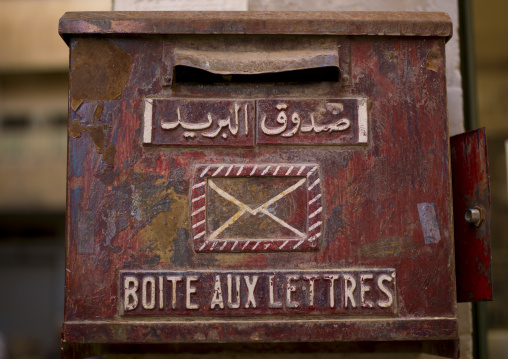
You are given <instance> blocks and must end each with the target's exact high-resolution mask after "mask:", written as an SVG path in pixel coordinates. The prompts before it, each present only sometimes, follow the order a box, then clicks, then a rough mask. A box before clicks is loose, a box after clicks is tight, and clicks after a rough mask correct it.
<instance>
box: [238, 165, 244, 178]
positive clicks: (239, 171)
mask: <svg viewBox="0 0 508 359" xmlns="http://www.w3.org/2000/svg"><path fill="white" fill-rule="evenodd" d="M242 171H243V166H240V168H239V169H238V172H236V175H237V176H240V174H241V173H242Z"/></svg>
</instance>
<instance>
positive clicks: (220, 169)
mask: <svg viewBox="0 0 508 359" xmlns="http://www.w3.org/2000/svg"><path fill="white" fill-rule="evenodd" d="M223 169H224V166H219V168H217V170H216V171H215V172H214V173H213V174H212V177H215V176H217V175H218V174H219V173H220V171H222V170H223Z"/></svg>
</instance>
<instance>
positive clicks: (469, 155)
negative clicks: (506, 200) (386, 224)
mask: <svg viewBox="0 0 508 359" xmlns="http://www.w3.org/2000/svg"><path fill="white" fill-rule="evenodd" d="M450 146H451V167H452V186H453V216H454V234H455V262H456V263H455V266H456V275H457V301H458V302H478V301H489V300H492V280H491V264H490V262H491V258H490V186H489V166H488V161H487V141H486V136H485V129H484V128H482V129H479V130H474V131H469V132H466V133H463V134H460V135H457V136H453V137H451V138H450Z"/></svg>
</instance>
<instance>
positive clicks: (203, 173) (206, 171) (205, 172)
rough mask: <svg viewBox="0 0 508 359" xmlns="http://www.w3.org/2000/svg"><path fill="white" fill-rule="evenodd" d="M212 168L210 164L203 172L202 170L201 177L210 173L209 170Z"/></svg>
mask: <svg viewBox="0 0 508 359" xmlns="http://www.w3.org/2000/svg"><path fill="white" fill-rule="evenodd" d="M209 169H210V166H208V167H206V168H205V169H204V170H203V172H201V175H200V176H199V177H203V176H204V175H206V174H207V173H208V170H209Z"/></svg>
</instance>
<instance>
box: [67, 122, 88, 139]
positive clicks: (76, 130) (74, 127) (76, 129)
mask: <svg viewBox="0 0 508 359" xmlns="http://www.w3.org/2000/svg"><path fill="white" fill-rule="evenodd" d="M85 131H86V128H84V127H83V126H81V123H80V122H79V121H78V120H74V121H72V123H71V124H70V125H69V136H71V137H72V138H77V137H79V136H81V133H82V132H85Z"/></svg>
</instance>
